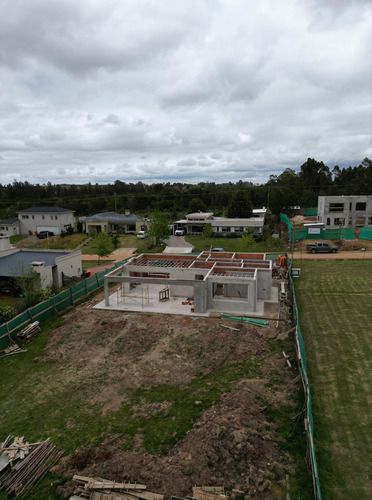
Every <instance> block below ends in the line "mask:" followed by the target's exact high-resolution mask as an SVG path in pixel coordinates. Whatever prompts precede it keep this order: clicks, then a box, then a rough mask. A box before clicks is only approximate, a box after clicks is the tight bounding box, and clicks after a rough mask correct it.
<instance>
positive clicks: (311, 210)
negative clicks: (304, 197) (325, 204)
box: [304, 208, 318, 215]
mask: <svg viewBox="0 0 372 500" xmlns="http://www.w3.org/2000/svg"><path fill="white" fill-rule="evenodd" d="M304 215H318V209H317V208H304Z"/></svg>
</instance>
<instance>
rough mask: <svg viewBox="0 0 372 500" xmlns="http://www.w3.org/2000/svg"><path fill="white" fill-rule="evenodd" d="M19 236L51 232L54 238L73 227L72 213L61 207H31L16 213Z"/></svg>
mask: <svg viewBox="0 0 372 500" xmlns="http://www.w3.org/2000/svg"><path fill="white" fill-rule="evenodd" d="M18 219H19V222H20V233H21V234H35V233H40V231H52V232H53V233H54V234H55V235H56V236H57V235H59V234H61V233H62V232H63V231H66V229H67V228H68V227H70V226H71V227H74V224H75V218H74V211H73V210H69V209H68V208H61V207H31V208H26V209H25V210H20V211H19V212H18Z"/></svg>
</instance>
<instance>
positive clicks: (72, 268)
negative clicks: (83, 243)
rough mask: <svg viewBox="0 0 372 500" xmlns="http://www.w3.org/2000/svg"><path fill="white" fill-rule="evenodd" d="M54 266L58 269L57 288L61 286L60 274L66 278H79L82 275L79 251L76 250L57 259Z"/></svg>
mask: <svg viewBox="0 0 372 500" xmlns="http://www.w3.org/2000/svg"><path fill="white" fill-rule="evenodd" d="M56 265H57V269H58V275H57V283H55V284H56V285H57V286H59V287H61V286H62V284H63V283H62V273H64V274H65V275H66V276H69V277H71V276H80V275H81V273H82V263H81V251H80V250H76V251H75V252H70V253H68V254H66V255H63V256H61V257H57V259H56Z"/></svg>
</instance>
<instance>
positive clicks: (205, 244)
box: [185, 236, 286, 252]
mask: <svg viewBox="0 0 372 500" xmlns="http://www.w3.org/2000/svg"><path fill="white" fill-rule="evenodd" d="M185 240H186V241H187V242H189V243H191V245H193V246H194V252H202V251H203V250H209V249H210V248H223V249H224V250H226V252H281V251H284V250H285V249H286V247H285V245H284V244H283V242H282V240H280V239H276V238H268V239H267V240H264V241H257V242H255V243H254V244H253V245H251V246H249V248H246V249H243V250H242V249H241V246H240V245H241V241H242V240H241V238H214V237H211V238H207V237H205V236H186V237H185Z"/></svg>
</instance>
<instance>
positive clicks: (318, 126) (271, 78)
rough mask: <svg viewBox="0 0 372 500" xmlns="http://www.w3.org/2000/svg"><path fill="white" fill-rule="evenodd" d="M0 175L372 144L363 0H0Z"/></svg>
mask: <svg viewBox="0 0 372 500" xmlns="http://www.w3.org/2000/svg"><path fill="white" fill-rule="evenodd" d="M0 19H1V20H0V90H1V92H0V183H2V184H5V183H8V182H12V181H13V180H14V179H16V180H21V181H25V180H28V181H29V182H32V183H45V182H47V181H51V182H52V183H79V184H80V183H85V182H89V181H90V182H92V183H94V182H99V183H103V182H113V181H115V180H116V179H120V180H122V181H124V182H137V181H139V180H140V181H142V182H145V183H151V182H168V181H170V182H174V181H180V182H199V181H215V182H225V181H234V182H235V181H237V180H239V179H242V180H244V181H246V180H247V181H251V182H254V183H259V182H265V181H267V180H268V178H269V175H270V174H278V173H281V172H282V171H283V170H284V169H285V168H287V167H289V168H294V169H295V170H298V169H299V167H300V165H301V164H302V163H304V162H305V161H306V159H307V158H308V157H312V158H316V159H317V160H319V161H320V160H322V161H324V163H326V164H327V165H328V166H329V167H331V168H333V166H334V165H336V164H339V165H340V166H345V165H346V166H347V165H356V164H359V163H360V162H361V161H362V160H363V158H365V157H366V156H368V157H371V65H372V64H371V2H370V0H281V1H278V0H147V1H146V0H84V1H77V0H0Z"/></svg>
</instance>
